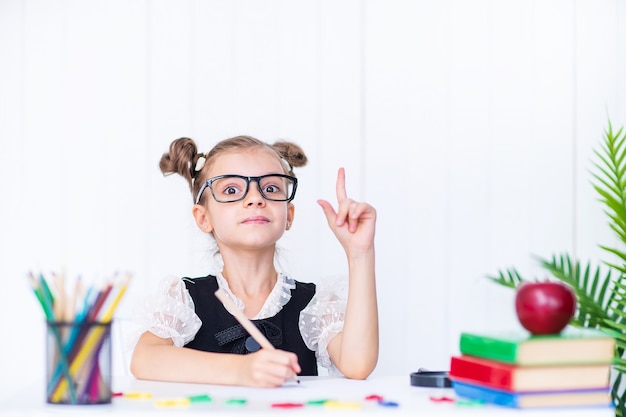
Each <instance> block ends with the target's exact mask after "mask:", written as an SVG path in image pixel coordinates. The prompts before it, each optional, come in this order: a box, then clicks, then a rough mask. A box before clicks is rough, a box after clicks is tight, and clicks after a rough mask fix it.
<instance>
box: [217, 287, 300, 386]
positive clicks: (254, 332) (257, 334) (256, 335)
mask: <svg viewBox="0 0 626 417" xmlns="http://www.w3.org/2000/svg"><path fill="white" fill-rule="evenodd" d="M215 296H216V297H217V299H218V300H220V301H221V302H222V304H223V305H224V308H225V309H226V311H228V312H229V313H230V314H232V315H233V317H235V318H236V319H237V321H238V322H239V324H241V327H243V328H244V329H245V330H246V331H247V332H248V334H249V335H250V336H252V338H253V339H254V340H255V341H256V342H257V343H258V344H259V346H261V347H262V348H263V349H269V350H274V349H276V348H275V347H274V345H272V344H271V343H270V341H269V340H267V338H266V337H265V335H264V334H263V333H261V331H260V330H259V329H258V328H257V327H256V326H255V325H254V323H252V321H251V320H250V319H249V318H247V317H246V315H245V314H243V311H241V310H239V309H238V308H237V306H235V303H233V301H232V300H231V299H230V297H229V296H228V294H227V293H226V291H224V290H223V289H222V288H220V289H219V290H217V291H215ZM294 380H295V381H296V382H297V383H298V384H299V383H300V380H299V379H298V377H297V376H295V377H294Z"/></svg>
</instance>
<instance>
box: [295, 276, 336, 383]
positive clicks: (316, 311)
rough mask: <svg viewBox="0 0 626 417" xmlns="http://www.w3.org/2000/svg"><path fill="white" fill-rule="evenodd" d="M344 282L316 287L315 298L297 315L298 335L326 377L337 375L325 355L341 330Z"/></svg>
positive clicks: (333, 366)
mask: <svg viewBox="0 0 626 417" xmlns="http://www.w3.org/2000/svg"><path fill="white" fill-rule="evenodd" d="M346 302H347V281H346V279H345V278H337V279H333V280H331V281H326V282H321V283H319V284H317V286H316V292H315V296H314V297H313V299H312V300H311V302H310V303H309V305H308V306H306V307H305V309H304V310H302V312H301V313H300V322H299V326H300V333H301V334H302V339H303V340H304V343H305V344H306V345H307V347H308V348H309V349H311V350H313V351H315V354H316V356H317V362H318V364H319V365H320V366H322V367H324V368H326V369H328V374H329V375H341V372H340V371H339V370H338V369H337V367H336V366H335V365H334V364H333V362H332V360H331V359H330V356H329V354H328V350H327V347H328V343H329V342H330V341H331V340H332V338H333V337H335V336H336V335H337V334H339V333H341V332H342V331H343V323H344V318H345V313H346Z"/></svg>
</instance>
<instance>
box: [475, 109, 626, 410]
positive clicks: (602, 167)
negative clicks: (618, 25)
mask: <svg viewBox="0 0 626 417" xmlns="http://www.w3.org/2000/svg"><path fill="white" fill-rule="evenodd" d="M594 154H595V156H596V157H597V158H598V160H597V161H596V162H594V167H595V169H596V170H595V172H592V176H593V180H592V185H593V188H594V189H595V191H596V192H597V193H598V195H599V197H600V201H601V202H602V204H603V205H604V212H605V214H606V215H607V217H608V223H609V226H610V227H611V229H612V230H613V231H614V232H615V234H616V235H617V237H618V238H619V241H618V243H619V247H611V246H606V245H599V247H600V248H601V249H602V250H603V251H604V252H605V253H606V254H607V259H604V260H600V262H599V264H598V265H596V266H593V265H592V264H591V263H590V262H588V263H586V264H581V262H580V261H579V260H578V259H573V257H572V256H570V255H569V254H567V253H562V254H555V255H552V257H550V258H543V257H541V256H534V258H535V259H536V260H537V261H538V262H539V264H540V266H541V267H542V268H543V269H545V270H546V271H547V272H548V273H549V274H550V275H551V276H552V277H553V278H554V279H556V280H559V281H561V282H564V283H566V284H568V285H570V286H571V288H572V289H573V290H574V292H575V293H576V298H577V308H576V313H575V315H574V318H573V319H572V321H571V323H570V324H571V325H573V326H576V327H590V328H599V329H602V330H604V331H606V332H608V333H610V334H611V335H612V336H613V337H614V338H615V340H616V349H615V358H614V362H613V367H612V377H611V396H612V399H613V403H614V405H615V412H616V415H617V416H623V417H626V398H625V395H624V394H625V391H626V386H625V384H626V379H624V378H623V377H624V374H625V373H626V358H625V357H624V350H625V349H626V297H625V294H626V133H624V132H623V128H620V129H619V130H618V131H617V132H614V131H613V128H612V126H611V122H610V121H609V123H608V130H607V131H605V135H604V140H603V142H602V146H601V148H600V149H599V150H594ZM608 259H610V260H608ZM487 278H489V279H491V280H493V281H494V282H496V283H498V284H500V285H503V286H506V287H509V288H512V289H517V287H518V286H519V285H520V284H521V283H523V282H525V281H527V280H525V279H524V278H523V277H522V276H521V275H520V273H519V272H518V271H517V269H516V268H514V267H511V268H507V269H502V270H499V271H498V273H497V275H488V276H487ZM533 281H538V279H534V280H533ZM623 379H624V384H623V383H622V380H623Z"/></svg>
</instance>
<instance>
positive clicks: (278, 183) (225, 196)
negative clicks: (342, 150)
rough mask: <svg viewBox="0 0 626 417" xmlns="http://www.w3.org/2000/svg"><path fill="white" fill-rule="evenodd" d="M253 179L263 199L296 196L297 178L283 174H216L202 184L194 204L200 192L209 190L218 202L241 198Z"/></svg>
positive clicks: (285, 198)
mask: <svg viewBox="0 0 626 417" xmlns="http://www.w3.org/2000/svg"><path fill="white" fill-rule="evenodd" d="M251 181H254V182H256V183H257V185H258V186H259V192H260V193H261V195H262V196H263V198H264V199H266V200H269V201H291V200H293V198H294V197H295V196H296V188H297V186H298V179H297V178H296V177H292V176H289V175H284V174H267V175H261V176H260V177H246V176H243V175H234V174H231V175H218V176H217V177H213V178H209V179H208V180H206V181H205V182H204V184H202V187H201V188H200V191H199V192H198V196H197V197H196V204H198V203H199V202H200V199H201V198H202V193H204V191H205V190H206V189H207V187H208V188H209V189H210V190H211V194H212V195H213V198H214V199H215V201H217V202H218V203H233V202H235V201H240V200H243V199H244V198H245V197H246V195H248V189H249V188H250V182H251Z"/></svg>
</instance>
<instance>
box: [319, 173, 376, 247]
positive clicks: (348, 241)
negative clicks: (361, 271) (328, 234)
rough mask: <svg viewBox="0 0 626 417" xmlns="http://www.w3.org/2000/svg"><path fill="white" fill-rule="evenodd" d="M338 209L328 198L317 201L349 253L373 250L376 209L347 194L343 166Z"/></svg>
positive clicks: (338, 175)
mask: <svg viewBox="0 0 626 417" xmlns="http://www.w3.org/2000/svg"><path fill="white" fill-rule="evenodd" d="M336 191H337V202H338V208H337V211H336V212H335V210H334V209H333V207H332V205H331V204H330V203H329V202H328V201H326V200H318V201H317V203H318V204H319V205H320V206H321V207H322V209H323V210H324V214H325V215H326V220H327V221H328V225H329V226H330V228H331V230H332V231H333V233H334V234H335V236H336V237H337V239H338V240H339V243H341V246H343V248H344V250H345V251H346V253H347V254H351V253H352V254H354V253H353V252H358V251H367V250H371V249H372V248H373V246H374V231H375V227H376V210H375V209H374V207H372V206H370V205H369V204H367V203H359V202H357V201H354V200H352V199H350V198H348V196H347V194H346V174H345V170H344V169H343V168H339V172H338V173H337V186H336Z"/></svg>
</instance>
